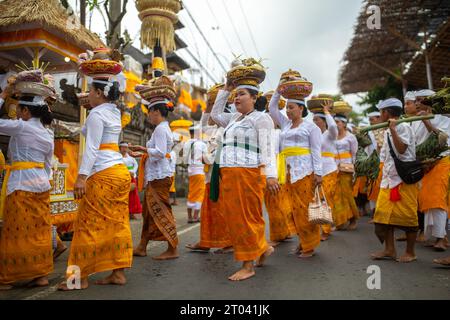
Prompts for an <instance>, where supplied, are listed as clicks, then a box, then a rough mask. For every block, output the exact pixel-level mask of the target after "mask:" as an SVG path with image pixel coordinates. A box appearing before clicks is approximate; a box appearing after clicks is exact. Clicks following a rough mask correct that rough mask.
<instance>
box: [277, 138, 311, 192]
mask: <svg viewBox="0 0 450 320" xmlns="http://www.w3.org/2000/svg"><path fill="white" fill-rule="evenodd" d="M308 154H311V150H309V148H301V147H289V148H286V149H284V150H283V151H281V152H280V153H279V154H278V159H277V165H278V182H279V183H280V184H285V183H286V158H287V157H295V156H306V155H308Z"/></svg>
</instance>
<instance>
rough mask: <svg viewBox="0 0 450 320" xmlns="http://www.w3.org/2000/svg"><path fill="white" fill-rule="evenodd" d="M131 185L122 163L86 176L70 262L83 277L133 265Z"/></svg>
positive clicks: (69, 264)
mask: <svg viewBox="0 0 450 320" xmlns="http://www.w3.org/2000/svg"><path fill="white" fill-rule="evenodd" d="M130 185H131V177H130V173H129V172H128V169H127V167H126V166H125V165H123V164H118V165H115V166H112V167H110V168H107V169H105V170H102V171H100V172H97V173H95V174H93V175H92V176H90V177H89V178H88V179H87V181H86V194H85V195H84V197H83V199H81V202H80V206H79V210H78V215H77V220H76V221H75V223H74V236H73V240H72V245H71V247H70V256H69V262H68V266H72V265H76V266H78V267H80V270H81V277H82V278H86V277H87V276H89V275H90V274H93V273H96V272H102V271H108V270H114V269H121V268H130V267H131V263H132V257H133V244H132V238H131V230H130V221H129V214H128V195H129V192H130ZM68 276H69V274H68Z"/></svg>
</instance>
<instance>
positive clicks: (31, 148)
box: [0, 99, 54, 195]
mask: <svg viewBox="0 0 450 320" xmlns="http://www.w3.org/2000/svg"><path fill="white" fill-rule="evenodd" d="M2 106H3V99H2V100H0V108H1V107H2ZM0 134H2V135H7V136H10V137H11V139H10V140H9V146H8V159H9V161H10V162H11V163H12V162H18V161H26V162H39V163H43V164H44V169H40V168H33V169H26V170H12V171H11V174H10V177H9V180H8V186H7V194H8V195H9V194H11V193H13V192H14V191H16V190H22V191H28V192H38V193H41V192H46V191H48V190H50V189H51V185H50V181H49V180H50V179H51V175H52V169H51V168H52V165H51V163H52V156H53V150H54V136H53V132H52V131H51V130H50V129H47V128H45V127H44V125H43V124H42V122H41V121H40V119H39V118H31V119H29V120H28V121H23V120H9V119H0Z"/></svg>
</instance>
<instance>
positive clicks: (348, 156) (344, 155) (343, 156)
mask: <svg viewBox="0 0 450 320" xmlns="http://www.w3.org/2000/svg"><path fill="white" fill-rule="evenodd" d="M336 158H337V159H351V158H352V154H351V153H350V152H343V153H338V154H337V156H336Z"/></svg>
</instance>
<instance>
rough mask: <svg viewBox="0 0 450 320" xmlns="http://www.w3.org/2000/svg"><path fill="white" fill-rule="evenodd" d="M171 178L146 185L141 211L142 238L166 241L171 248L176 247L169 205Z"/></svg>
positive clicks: (173, 223) (176, 239)
mask: <svg viewBox="0 0 450 320" xmlns="http://www.w3.org/2000/svg"><path fill="white" fill-rule="evenodd" d="M172 180H173V178H172V177H170V178H164V179H160V180H153V181H150V182H148V183H147V187H146V188H145V199H144V206H143V210H142V218H143V220H144V223H143V224H142V236H141V237H142V238H143V239H147V240H153V241H167V242H169V243H170V245H171V246H172V247H174V248H175V247H176V246H177V245H178V235H177V226H176V221H175V217H174V216H173V213H172V207H171V205H170V193H169V189H170V185H171V184H172Z"/></svg>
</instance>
